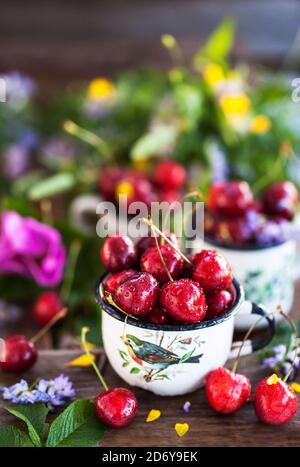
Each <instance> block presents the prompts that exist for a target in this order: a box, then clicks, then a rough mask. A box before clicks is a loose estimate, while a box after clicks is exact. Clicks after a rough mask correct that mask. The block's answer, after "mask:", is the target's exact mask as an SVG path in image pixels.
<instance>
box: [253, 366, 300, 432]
mask: <svg viewBox="0 0 300 467" xmlns="http://www.w3.org/2000/svg"><path fill="white" fill-rule="evenodd" d="M297 406H298V400H297V395H296V393H295V391H293V389H292V388H291V387H290V386H289V385H288V384H286V383H285V382H284V381H282V379H280V378H278V377H277V376H276V375H272V376H270V377H269V378H264V379H263V380H262V381H261V382H260V383H259V384H258V386H257V387H256V389H255V393H254V410H255V413H256V416H257V418H258V419H259V420H260V421H261V422H263V423H267V424H269V425H282V424H283V423H286V422H288V421H289V420H290V419H291V418H292V417H293V416H294V415H295V413H296V411H297Z"/></svg>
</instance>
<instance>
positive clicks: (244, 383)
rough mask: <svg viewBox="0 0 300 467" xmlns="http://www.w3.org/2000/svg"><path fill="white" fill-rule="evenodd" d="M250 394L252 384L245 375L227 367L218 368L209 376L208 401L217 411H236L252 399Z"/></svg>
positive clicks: (207, 382)
mask: <svg viewBox="0 0 300 467" xmlns="http://www.w3.org/2000/svg"><path fill="white" fill-rule="evenodd" d="M250 395H251V384H250V381H249V379H248V378H247V377H246V376H245V375H242V374H238V373H235V372H233V371H230V370H228V369H227V368H217V369H216V370H213V371H211V372H210V373H209V374H208V376H207V381H206V397H207V401H208V403H209V405H210V406H211V407H212V408H213V409H214V410H216V411H217V412H220V413H223V414H229V413H233V412H236V411H237V410H239V409H240V408H241V407H242V406H243V405H244V404H245V403H246V402H247V401H248V400H249V399H250Z"/></svg>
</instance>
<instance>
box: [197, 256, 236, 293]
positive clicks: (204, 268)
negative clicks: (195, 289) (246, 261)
mask: <svg viewBox="0 0 300 467" xmlns="http://www.w3.org/2000/svg"><path fill="white" fill-rule="evenodd" d="M193 264H194V269H193V273H192V278H193V279H194V280H195V281H197V282H199V284H200V285H201V287H202V288H203V290H204V292H205V293H208V294H213V293H216V292H219V291H220V290H225V289H228V288H229V287H230V286H231V283H232V279H233V273H232V269H231V267H230V265H229V263H228V262H227V260H226V259H225V258H224V256H223V255H221V253H219V252H218V251H217V250H202V251H201V252H200V253H197V254H196V256H195V258H194V260H193Z"/></svg>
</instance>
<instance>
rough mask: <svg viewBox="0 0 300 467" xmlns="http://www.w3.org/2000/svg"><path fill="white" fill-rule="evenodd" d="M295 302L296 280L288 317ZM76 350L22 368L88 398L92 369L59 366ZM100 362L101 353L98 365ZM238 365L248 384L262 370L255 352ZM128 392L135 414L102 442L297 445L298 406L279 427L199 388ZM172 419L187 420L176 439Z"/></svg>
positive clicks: (299, 295)
mask: <svg viewBox="0 0 300 467" xmlns="http://www.w3.org/2000/svg"><path fill="white" fill-rule="evenodd" d="M298 304H300V283H298V285H297V288H296V300H295V305H294V309H293V316H294V317H300V310H299V308H298ZM76 355H79V351H53V350H51V351H49V350H43V351H41V353H40V359H39V362H38V363H37V364H36V366H35V367H34V368H33V369H32V370H31V371H30V372H29V373H28V374H26V377H27V378H28V379H29V380H30V381H34V380H35V379H36V378H37V377H47V378H49V377H51V376H57V375H58V374H60V373H61V372H63V373H64V374H67V375H69V376H70V378H71V379H72V381H73V382H74V385H75V388H76V391H77V397H79V398H91V399H93V398H94V397H95V396H96V395H97V393H98V392H99V391H100V386H99V383H98V380H97V377H96V375H95V374H94V372H93V370H92V369H91V368H87V369H81V368H66V367H65V366H64V364H65V362H67V361H69V360H70V359H71V358H73V357H75V356H76ZM103 363H104V362H103V355H102V359H101V365H102V364H103ZM240 370H241V371H243V372H245V374H246V375H247V376H248V377H249V378H250V379H251V381H252V383H253V387H255V386H256V384H257V382H258V381H259V379H260V378H262V377H263V376H264V375H266V374H267V372H265V371H263V370H260V369H259V367H258V363H257V356H256V355H252V356H250V357H246V358H243V359H241V364H240ZM103 371H104V374H105V377H106V379H107V382H108V384H109V385H110V386H121V385H122V386H124V383H123V382H122V381H121V380H120V379H119V378H118V377H117V376H116V375H115V373H114V372H113V371H112V369H111V368H110V367H109V365H107V364H105V365H104V368H103ZM16 380H17V378H16V376H13V375H10V376H8V375H3V374H2V375H1V381H2V383H5V384H13V383H14V382H16ZM134 392H135V393H136V395H137V398H138V400H139V412H138V415H137V418H136V420H135V421H134V423H133V424H132V425H130V426H129V427H127V428H125V429H123V430H110V431H109V432H108V433H107V435H106V436H105V438H104V440H103V442H102V446H106V447H117V446H121V447H123V446H133V447H137V446H143V447H150V446H152V447H156V446H161V447H167V446H181V447H184V446H194V447H195V446H300V431H299V422H300V412H299V411H298V414H297V415H296V417H295V418H294V419H293V420H292V421H291V422H290V423H288V424H286V425H284V426H281V427H270V426H265V425H262V424H260V423H259V422H258V421H257V420H256V417H255V415H254V412H253V407H252V403H251V402H249V403H248V404H247V405H246V406H245V407H243V409H242V410H241V411H239V412H238V413H236V414H234V415H231V416H220V415H217V414H215V413H214V412H213V411H212V410H211V409H210V408H209V406H208V404H207V402H206V400H205V393H204V390H199V391H197V392H195V393H193V394H191V395H188V396H183V397H172V398H162V397H157V396H154V395H153V394H151V393H148V392H146V391H142V390H139V389H134ZM186 400H189V401H190V402H191V411H190V413H189V414H185V413H184V412H183V410H182V406H183V404H184V402H185V401H186ZM154 408H155V409H159V410H161V412H162V416H161V418H160V419H159V420H157V421H155V422H153V423H149V424H146V423H145V419H146V416H147V414H148V412H149V410H150V409H154ZM12 421H13V418H12V417H11V416H10V415H8V414H6V413H5V412H4V411H3V410H0V424H4V423H9V422H12ZM177 422H179V423H182V422H187V423H189V425H190V431H189V432H188V433H187V434H186V435H185V436H184V437H183V438H181V439H180V438H178V436H177V435H176V433H175V431H174V425H175V423H177Z"/></svg>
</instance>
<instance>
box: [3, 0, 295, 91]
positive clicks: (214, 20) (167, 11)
mask: <svg viewBox="0 0 300 467" xmlns="http://www.w3.org/2000/svg"><path fill="white" fill-rule="evenodd" d="M225 15H229V16H233V17H234V18H236V20H237V24H238V41H237V44H236V47H235V50H234V56H235V57H238V58H244V59H246V60H247V61H250V62H253V61H254V62H259V63H267V64H271V65H274V66H279V65H280V64H281V63H282V61H283V59H284V57H285V56H286V54H287V52H288V50H289V49H290V47H291V45H292V44H293V41H294V39H295V36H296V33H297V30H298V28H299V26H300V1H299V0H211V1H208V0H184V1H183V0H156V1H153V0H152V1H151V0H113V1H111V0H110V1H109V0H102V1H101V0H89V1H84V0H43V1H42V2H41V1H40V0H26V2H24V0H6V2H5V3H4V2H1V6H0V47H1V48H0V71H6V70H10V69H21V70H23V71H25V72H28V73H30V74H32V75H33V76H34V77H36V78H38V79H39V80H41V81H42V82H46V83H48V84H49V83H50V84H53V83H66V82H68V81H69V80H71V79H77V78H82V77H83V78H89V77H92V76H95V75H96V74H106V73H111V72H114V71H116V70H120V69H124V68H128V67H129V68H130V67H134V66H136V65H157V66H159V67H167V66H169V64H170V62H169V56H168V53H167V52H166V51H165V50H164V49H163V48H162V46H161V45H160V36H161V34H163V33H171V34H174V35H175V36H176V37H177V38H178V40H179V41H180V44H181V45H182V48H183V50H184V52H185V53H186V55H187V57H190V56H191V55H192V54H193V52H194V51H195V50H196V49H197V47H198V46H199V44H201V43H202V42H203V41H204V40H205V38H206V37H207V35H208V34H209V32H210V31H211V30H212V29H213V28H214V27H215V26H216V25H217V24H218V22H219V21H220V20H221V18H222V17H223V16H225Z"/></svg>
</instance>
